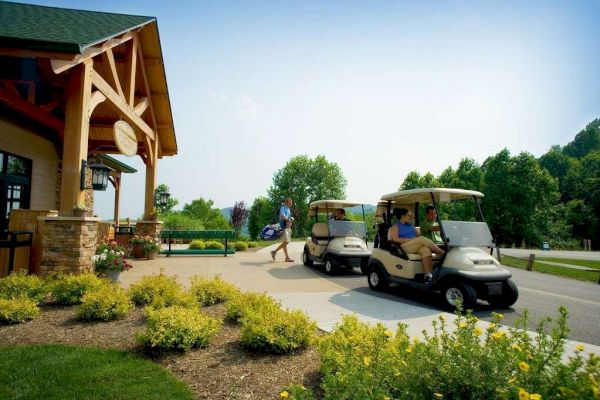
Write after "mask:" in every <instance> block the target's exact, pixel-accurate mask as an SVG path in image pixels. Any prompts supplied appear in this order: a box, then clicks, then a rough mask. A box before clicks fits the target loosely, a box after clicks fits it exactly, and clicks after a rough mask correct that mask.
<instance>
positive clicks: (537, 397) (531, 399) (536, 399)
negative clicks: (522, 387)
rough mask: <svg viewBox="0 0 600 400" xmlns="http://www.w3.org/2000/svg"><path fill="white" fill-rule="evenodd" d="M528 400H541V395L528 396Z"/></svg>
mask: <svg viewBox="0 0 600 400" xmlns="http://www.w3.org/2000/svg"><path fill="white" fill-rule="evenodd" d="M529 400H542V395H540V394H537V393H533V394H530V395H529Z"/></svg>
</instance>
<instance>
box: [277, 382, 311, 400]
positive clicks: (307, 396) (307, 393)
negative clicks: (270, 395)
mask: <svg viewBox="0 0 600 400" xmlns="http://www.w3.org/2000/svg"><path fill="white" fill-rule="evenodd" d="M279 397H280V398H282V399H288V400H314V398H315V395H314V393H313V391H312V390H310V389H307V388H305V387H304V386H302V385H290V386H287V387H285V388H284V389H283V390H282V391H281V392H280V393H279Z"/></svg>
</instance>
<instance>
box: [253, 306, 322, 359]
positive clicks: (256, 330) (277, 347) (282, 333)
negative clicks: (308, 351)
mask: <svg viewBox="0 0 600 400" xmlns="http://www.w3.org/2000/svg"><path fill="white" fill-rule="evenodd" d="M241 322H242V326H241V333H242V343H244V345H245V346H246V347H248V348H250V349H253V350H256V351H258V352H261V353H270V354H286V353H292V352H294V351H296V350H299V349H302V348H305V347H306V346H308V345H309V344H310V343H311V342H312V340H313V339H314V333H315V330H316V329H317V325H316V324H315V323H314V322H312V321H311V320H310V319H309V318H308V317H307V316H306V314H305V313H303V312H302V311H297V310H296V311H289V310H286V311H284V310H281V309H279V310H277V311H273V310H266V309H264V308H260V309H256V310H254V309H249V310H247V313H246V316H245V317H244V318H242V319H241Z"/></svg>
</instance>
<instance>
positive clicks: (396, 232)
mask: <svg viewBox="0 0 600 400" xmlns="http://www.w3.org/2000/svg"><path fill="white" fill-rule="evenodd" d="M394 216H395V217H396V218H397V219H398V223H397V224H395V225H392V226H391V227H390V229H389V231H388V240H389V241H390V242H392V243H395V244H396V245H399V246H401V247H402V249H404V251H405V252H407V253H413V254H420V255H421V260H422V262H423V269H424V270H425V276H424V278H425V282H431V277H432V274H431V271H432V268H433V255H432V252H433V253H436V254H438V255H440V256H442V255H444V254H446V252H445V251H444V250H442V249H440V248H439V247H438V246H437V245H436V244H435V243H434V242H433V241H432V240H431V239H429V238H426V237H424V236H421V235H420V233H419V232H417V230H416V228H415V227H414V226H413V224H412V214H411V213H410V211H408V210H407V209H406V208H395V209H394Z"/></svg>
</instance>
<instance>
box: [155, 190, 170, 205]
mask: <svg viewBox="0 0 600 400" xmlns="http://www.w3.org/2000/svg"><path fill="white" fill-rule="evenodd" d="M170 197H171V193H169V192H158V204H160V205H161V206H162V207H165V206H166V205H167V204H169V198H170Z"/></svg>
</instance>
